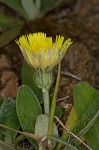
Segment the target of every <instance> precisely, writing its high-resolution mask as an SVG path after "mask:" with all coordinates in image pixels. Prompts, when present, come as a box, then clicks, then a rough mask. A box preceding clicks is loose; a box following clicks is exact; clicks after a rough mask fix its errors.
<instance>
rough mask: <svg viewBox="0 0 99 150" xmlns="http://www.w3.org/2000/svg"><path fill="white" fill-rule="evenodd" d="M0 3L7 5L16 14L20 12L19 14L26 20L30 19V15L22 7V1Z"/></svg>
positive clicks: (3, 0)
mask: <svg viewBox="0 0 99 150" xmlns="http://www.w3.org/2000/svg"><path fill="white" fill-rule="evenodd" d="M0 2H2V3H4V4H6V5H7V6H8V7H10V8H12V9H13V10H15V11H16V12H19V14H20V15H22V16H23V17H24V18H25V19H28V15H27V13H26V12H25V10H24V8H23V7H22V5H21V0H0Z"/></svg>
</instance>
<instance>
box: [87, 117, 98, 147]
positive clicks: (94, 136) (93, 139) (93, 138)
mask: <svg viewBox="0 0 99 150" xmlns="http://www.w3.org/2000/svg"><path fill="white" fill-rule="evenodd" d="M85 139H86V141H87V144H88V145H90V147H91V148H92V150H98V149H99V117H98V119H97V120H96V122H95V123H94V125H93V126H92V127H91V128H90V130H89V131H88V132H87V133H86V135H85Z"/></svg>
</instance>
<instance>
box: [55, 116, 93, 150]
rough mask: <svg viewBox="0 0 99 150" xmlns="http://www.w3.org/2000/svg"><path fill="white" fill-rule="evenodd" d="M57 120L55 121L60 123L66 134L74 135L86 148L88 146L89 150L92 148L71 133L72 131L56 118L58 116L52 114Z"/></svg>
mask: <svg viewBox="0 0 99 150" xmlns="http://www.w3.org/2000/svg"><path fill="white" fill-rule="evenodd" d="M54 117H55V118H56V120H57V122H59V123H60V125H61V126H62V127H63V128H64V129H65V130H66V131H67V133H68V134H70V135H72V136H73V137H75V138H76V139H77V140H78V141H80V142H81V143H82V144H83V145H84V146H85V147H86V148H88V149H89V150H92V149H91V148H90V147H89V146H88V145H87V144H86V143H84V142H83V141H82V140H81V139H80V138H78V137H77V136H76V135H75V134H73V133H72V132H70V131H69V130H68V129H67V128H66V127H65V126H64V125H63V123H62V122H61V121H60V120H59V119H58V117H56V116H54Z"/></svg>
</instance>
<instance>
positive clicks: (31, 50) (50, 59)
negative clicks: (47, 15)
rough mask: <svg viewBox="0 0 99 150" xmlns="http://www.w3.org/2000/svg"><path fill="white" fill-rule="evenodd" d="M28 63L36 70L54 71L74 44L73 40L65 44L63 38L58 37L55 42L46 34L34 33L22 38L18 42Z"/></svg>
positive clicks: (68, 40)
mask: <svg viewBox="0 0 99 150" xmlns="http://www.w3.org/2000/svg"><path fill="white" fill-rule="evenodd" d="M16 43H17V44H18V45H19V47H20V49H21V51H22V54H23V56H24V58H25V59H26V61H27V62H28V63H29V64H30V65H31V66H33V67H34V68H36V69H38V68H40V69H41V70H44V69H47V68H48V69H49V70H50V69H52V68H53V67H54V66H55V65H56V64H58V63H59V61H61V59H62V58H63V56H64V55H65V53H66V51H67V49H68V47H69V46H70V45H71V44H72V42H71V39H70V38H69V39H67V40H66V41H65V42H64V37H63V36H56V40H55V42H53V41H52V37H47V36H46V34H45V33H41V32H38V33H33V34H29V35H26V36H22V37H20V38H19V40H16Z"/></svg>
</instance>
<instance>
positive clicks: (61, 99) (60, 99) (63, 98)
mask: <svg viewBox="0 0 99 150" xmlns="http://www.w3.org/2000/svg"><path fill="white" fill-rule="evenodd" d="M72 96H73V95H68V96H65V97H62V98H59V99H58V100H57V102H60V101H63V100H65V99H68V98H69V97H72Z"/></svg>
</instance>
